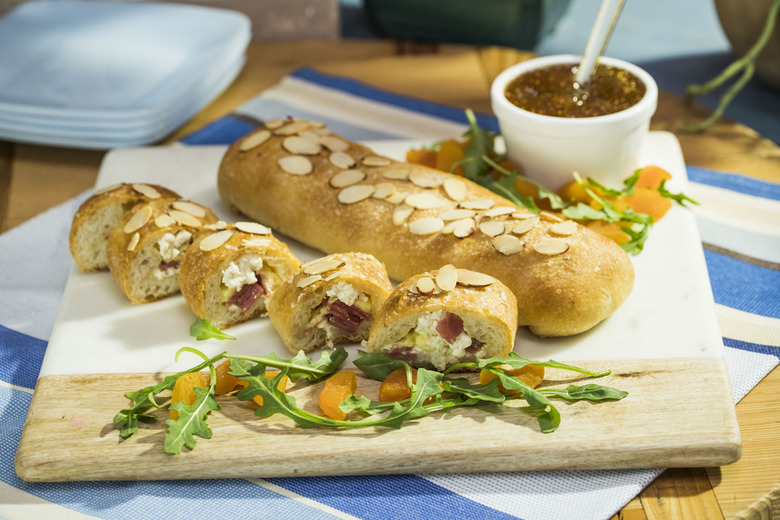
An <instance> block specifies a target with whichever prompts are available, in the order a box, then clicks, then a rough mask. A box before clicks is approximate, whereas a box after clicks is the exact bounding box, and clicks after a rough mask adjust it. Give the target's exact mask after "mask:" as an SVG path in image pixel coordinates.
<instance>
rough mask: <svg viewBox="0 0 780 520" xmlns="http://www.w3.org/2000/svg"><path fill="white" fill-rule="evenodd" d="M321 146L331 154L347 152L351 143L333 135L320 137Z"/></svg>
mask: <svg viewBox="0 0 780 520" xmlns="http://www.w3.org/2000/svg"><path fill="white" fill-rule="evenodd" d="M320 144H321V145H322V146H324V147H325V148H327V149H328V150H330V151H331V152H345V151H347V148H349V143H348V142H346V141H345V140H343V139H339V138H338V137H336V136H333V135H327V136H325V137H320Z"/></svg>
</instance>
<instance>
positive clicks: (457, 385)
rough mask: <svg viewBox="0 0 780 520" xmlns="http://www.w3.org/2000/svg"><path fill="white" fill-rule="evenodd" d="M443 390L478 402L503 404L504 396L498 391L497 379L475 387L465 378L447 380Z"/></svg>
mask: <svg viewBox="0 0 780 520" xmlns="http://www.w3.org/2000/svg"><path fill="white" fill-rule="evenodd" d="M444 390H446V391H447V392H453V393H456V394H462V395H465V396H467V397H469V398H472V399H477V400H478V401H487V402H491V403H503V402H504V401H505V400H506V396H505V395H504V394H502V393H501V391H500V390H499V389H498V379H493V380H492V381H491V382H490V383H488V384H486V385H475V384H472V383H471V382H469V380H468V379H466V378H462V377H461V378H458V379H447V380H445V382H444Z"/></svg>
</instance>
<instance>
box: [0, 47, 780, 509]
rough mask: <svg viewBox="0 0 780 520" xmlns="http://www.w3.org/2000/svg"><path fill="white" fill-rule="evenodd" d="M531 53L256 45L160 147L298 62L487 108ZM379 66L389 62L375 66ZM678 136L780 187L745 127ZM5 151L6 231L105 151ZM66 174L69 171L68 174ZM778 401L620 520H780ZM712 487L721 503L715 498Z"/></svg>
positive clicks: (760, 394) (658, 122)
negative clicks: (228, 81)
mask: <svg viewBox="0 0 780 520" xmlns="http://www.w3.org/2000/svg"><path fill="white" fill-rule="evenodd" d="M399 52H400V54H399ZM418 52H427V53H428V54H417V53H418ZM431 53H433V55H432V54H431ZM529 57H531V55H530V54H529V53H526V52H518V51H515V50H511V49H503V48H496V47H488V48H476V49H475V48H471V47H460V46H449V45H441V46H435V47H433V48H431V47H426V48H420V47H418V46H415V45H410V44H403V45H399V44H398V43H397V42H386V41H343V42H287V43H279V44H268V45H252V46H250V48H249V50H248V55H247V65H246V67H245V69H244V70H243V71H242V73H241V74H240V76H239V77H238V79H237V80H236V82H235V83H233V85H231V86H230V87H229V88H228V89H227V90H226V91H225V92H224V93H223V94H222V95H221V96H220V97H219V98H218V99H216V100H215V101H214V102H212V103H211V104H210V105H209V106H207V107H205V108H204V109H203V110H202V111H201V112H200V113H199V114H197V115H196V116H195V117H193V118H192V119H191V120H190V121H189V122H187V123H186V124H185V125H183V126H182V128H180V129H179V130H177V131H176V132H175V133H174V134H172V135H171V136H169V137H168V138H166V140H165V141H164V142H163V143H170V142H173V141H175V140H177V139H179V138H181V137H182V136H184V135H187V134H189V133H191V132H192V131H195V130H197V129H199V128H201V127H202V126H203V125H205V124H207V123H209V122H211V121H213V120H215V119H218V118H219V117H221V116H223V115H225V114H227V113H229V112H231V111H232V110H233V109H234V108H236V107H237V106H239V105H240V104H241V103H243V102H245V101H247V100H249V99H250V98H251V97H253V96H255V95H256V94H257V93H259V92H260V91H262V90H263V89H265V88H268V87H270V86H272V85H274V84H275V83H276V82H278V81H279V79H281V77H283V76H284V75H285V74H287V73H289V72H291V71H292V70H294V69H296V68H298V67H301V66H311V67H315V68H317V69H318V70H320V71H323V72H329V73H342V74H345V75H348V76H351V77H354V78H356V79H359V80H361V81H364V82H366V83H368V84H370V85H374V86H378V87H380V88H386V89H388V90H393V89H395V91H396V92H398V93H401V94H408V95H413V96H416V97H419V98H422V99H427V100H430V101H436V102H440V103H445V104H450V105H453V106H458V107H461V108H473V109H475V110H480V111H489V108H490V107H489V101H488V97H487V93H488V88H489V84H490V80H491V79H492V78H493V77H495V76H496V75H497V74H498V72H500V70H502V69H503V68H505V67H507V66H509V65H511V64H513V63H516V62H518V61H521V60H523V59H527V58H529ZM374 63H382V65H383V66H382V67H379V66H373V65H372V64H374ZM422 63H424V64H426V65H431V64H434V65H435V67H431V68H429V69H425V68H422V69H421V68H420V67H419V64H422ZM702 79H703V80H706V79H708V78H702ZM442 85H446V88H443V87H442ZM706 115H707V110H706V109H704V108H702V107H700V106H697V105H696V104H688V103H685V102H684V101H683V100H682V99H680V98H679V97H677V96H674V95H672V94H670V93H668V92H663V91H662V92H661V95H660V99H659V106H658V111H657V112H656V115H655V116H654V118H653V121H652V128H653V129H655V130H671V131H675V130H676V129H677V128H678V127H679V125H680V124H683V123H688V122H694V121H699V120H701V119H703V118H704V117H706ZM676 135H677V137H678V139H679V140H680V144H681V147H682V150H683V153H684V156H685V159H686V162H687V163H688V164H691V165H695V166H702V167H707V168H712V169H716V170H721V171H734V172H740V173H742V174H745V175H749V176H753V177H756V178H760V179H766V180H770V181H774V182H780V148H779V147H777V146H776V145H774V144H773V143H772V142H770V141H768V140H767V139H764V138H762V137H761V136H760V135H759V134H757V133H756V132H755V131H753V130H751V129H749V128H747V127H745V126H743V125H740V124H737V123H734V122H733V121H729V120H727V119H721V120H720V121H719V122H718V123H717V124H716V125H715V126H714V127H713V128H711V129H710V130H708V131H707V132H705V133H702V134H692V135H687V134H679V133H677V134H676ZM0 145H1V146H0V190H2V191H1V192H0V230H1V231H5V230H8V229H11V228H13V227H15V226H17V225H19V224H21V223H22V222H24V221H26V220H27V219H29V218H32V217H33V216H35V215H37V214H39V213H41V212H43V211H45V210H46V209H48V208H50V207H52V206H55V205H57V204H59V203H62V202H65V201H66V200H68V199H69V198H71V196H72V195H73V194H75V193H81V192H83V191H85V190H87V189H89V188H91V187H92V186H93V185H94V181H95V178H96V176H97V173H98V166H99V164H100V161H101V160H102V157H103V155H104V153H103V152H96V151H84V150H68V149H64V148H56V147H46V146H36V145H26V144H12V143H0ZM63 171H67V172H68V173H67V174H65V175H63ZM123 390H124V389H123ZM778 394H780V368H777V369H775V370H774V371H773V372H772V373H771V374H770V375H769V376H767V377H766V378H765V379H764V381H762V382H760V383H759V384H758V385H757V386H756V387H755V388H754V389H753V390H752V391H751V392H750V393H749V394H748V395H747V396H746V397H745V398H744V399H743V400H742V401H741V402H740V403H739V404H738V405H737V407H736V410H737V416H738V420H739V424H740V427H741V431H742V433H743V455H742V458H741V459H740V460H739V461H738V462H736V463H734V464H730V465H726V466H723V467H719V468H718V467H713V468H707V469H706V471H704V470H701V469H685V468H679V469H676V470H674V471H668V472H664V473H663V474H662V475H661V477H659V479H657V481H656V482H655V483H654V484H652V485H651V486H650V487H648V489H647V490H645V492H643V494H642V496H641V498H640V497H637V498H636V499H635V500H633V501H631V502H630V503H629V504H627V505H626V506H625V507H624V508H623V510H621V512H620V513H619V514H618V515H616V516H615V519H618V518H620V519H624V520H639V519H644V518H649V519H651V520H652V519H659V518H663V519H667V518H671V519H675V518H755V519H766V520H769V519H771V518H777V517H780V443H778V442H777V440H778V438H777V432H778V427H780V400H779V399H777V395H778ZM702 471H704V473H706V475H707V481H703V480H701V479H698V480H697V481H698V482H699V483H700V484H702V485H703V487H704V491H701V489H700V488H698V487H696V486H694V487H691V486H690V485H689V484H688V482H689V481H690V479H691V478H698V476H701V474H702ZM667 484H668V485H667ZM707 486H709V488H708V487H707ZM710 489H711V490H712V491H713V493H714V496H715V498H716V500H715V501H713V500H711V498H712V494H710V493H709V492H708V490H710ZM702 492H707V496H708V497H709V498H710V500H707V501H698V507H701V509H700V510H698V511H696V512H695V514H694V516H685V515H683V514H681V513H680V512H681V511H685V510H686V509H685V506H683V505H682V503H684V502H688V501H690V500H695V499H696V497H697V496H698V495H699V494H700V493H702ZM653 500H655V501H658V502H662V503H663V505H664V507H663V508H662V509H659V508H657V507H655V506H653V505H652V504H650V502H649V501H653ZM644 504H647V507H645V505H644Z"/></svg>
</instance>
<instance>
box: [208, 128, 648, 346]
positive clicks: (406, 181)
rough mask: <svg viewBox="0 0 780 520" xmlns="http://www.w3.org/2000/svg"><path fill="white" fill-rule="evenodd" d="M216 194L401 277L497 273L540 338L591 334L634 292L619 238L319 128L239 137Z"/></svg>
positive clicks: (289, 231)
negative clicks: (445, 271) (446, 271)
mask: <svg viewBox="0 0 780 520" xmlns="http://www.w3.org/2000/svg"><path fill="white" fill-rule="evenodd" d="M218 187H219V192H220V196H221V197H222V200H223V202H224V203H225V204H226V205H228V206H229V207H231V208H235V209H237V210H238V211H240V212H242V213H243V214H245V215H248V216H249V217H251V218H253V219H255V220H257V221H259V222H262V223H263V224H265V225H268V226H271V227H273V228H274V229H275V230H277V231H278V232H280V233H283V234H285V235H288V236H291V237H293V238H295V239H297V240H299V241H301V242H303V243H305V244H308V245H309V246H312V247H315V248H317V249H320V250H322V251H325V252H327V253H333V252H343V251H353V250H358V251H361V252H365V253H369V254H372V255H374V256H375V257H376V258H378V259H379V260H380V261H381V262H383V263H384V264H385V266H386V268H387V272H388V274H389V275H390V277H391V278H393V279H396V280H405V279H407V278H409V277H411V276H413V275H415V274H418V273H421V272H425V271H429V270H434V269H438V268H439V267H441V266H443V265H445V264H453V265H455V266H456V267H459V268H465V269H471V270H474V271H479V272H482V273H486V274H489V275H491V276H494V277H495V278H497V279H499V280H501V281H502V282H503V283H504V284H506V285H507V286H508V287H509V288H510V289H511V290H512V292H513V293H514V294H515V295H516V296H517V302H518V324H519V325H527V326H529V328H530V330H531V331H532V332H533V333H535V334H537V335H540V336H565V335H571V334H576V333H579V332H583V331H586V330H588V329H590V328H591V327H593V326H595V325H596V324H597V323H599V322H600V321H602V320H604V319H605V318H607V317H608V316H610V315H611V314H612V313H613V312H614V311H615V310H616V309H617V308H618V307H619V306H620V305H621V304H622V303H623V301H624V300H625V299H626V298H627V297H628V295H629V294H630V292H631V289H632V287H633V282H634V270H633V266H632V264H631V261H630V259H629V257H628V255H627V254H626V253H625V252H624V251H623V250H622V249H621V248H620V247H619V246H617V245H616V244H615V243H614V242H613V241H611V240H609V239H607V238H605V237H603V236H601V235H598V234H597V233H595V232H592V231H590V230H589V229H587V228H585V227H584V226H581V225H579V224H577V223H575V222H573V221H567V220H562V219H561V218H559V217H558V216H556V215H553V214H550V213H542V214H540V215H534V214H531V213H529V212H528V211H526V210H524V209H519V208H517V207H516V206H514V205H513V204H511V203H510V202H509V201H507V200H506V199H504V198H502V197H500V196H498V195H496V194H494V193H493V192H491V191H489V190H487V189H485V188H483V187H481V186H478V185H477V184H475V183H472V182H470V181H469V180H467V179H464V178H463V177H458V176H455V175H452V174H448V173H444V172H440V171H438V170H433V169H430V168H427V167H425V166H420V165H414V164H408V163H402V162H398V161H394V160H391V159H388V158H386V157H381V156H378V155H377V154H375V153H374V152H373V151H371V150H370V149H369V148H367V147H365V146H362V145H359V144H356V143H353V142H350V141H347V140H346V139H343V138H341V137H338V136H336V135H334V134H330V133H329V132H328V130H327V129H326V128H323V125H321V124H317V123H311V122H307V121H299V120H287V121H284V122H281V121H274V122H273V124H272V125H271V126H268V125H267V126H266V127H264V128H260V129H258V130H257V131H255V132H253V133H251V134H249V135H247V136H246V137H244V138H242V139H240V140H239V141H238V142H236V143H235V144H234V145H232V146H231V147H230V148H229V149H228V150H227V152H226V154H225V156H224V158H223V160H222V163H221V166H220V169H219V176H218Z"/></svg>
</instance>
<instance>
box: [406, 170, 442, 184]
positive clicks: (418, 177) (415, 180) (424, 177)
mask: <svg viewBox="0 0 780 520" xmlns="http://www.w3.org/2000/svg"><path fill="white" fill-rule="evenodd" d="M409 180H410V181H412V184H414V185H415V186H419V187H420V188H438V187H439V186H440V185H441V178H440V177H439V174H437V173H434V172H429V171H426V170H412V171H411V172H410V173H409Z"/></svg>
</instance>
